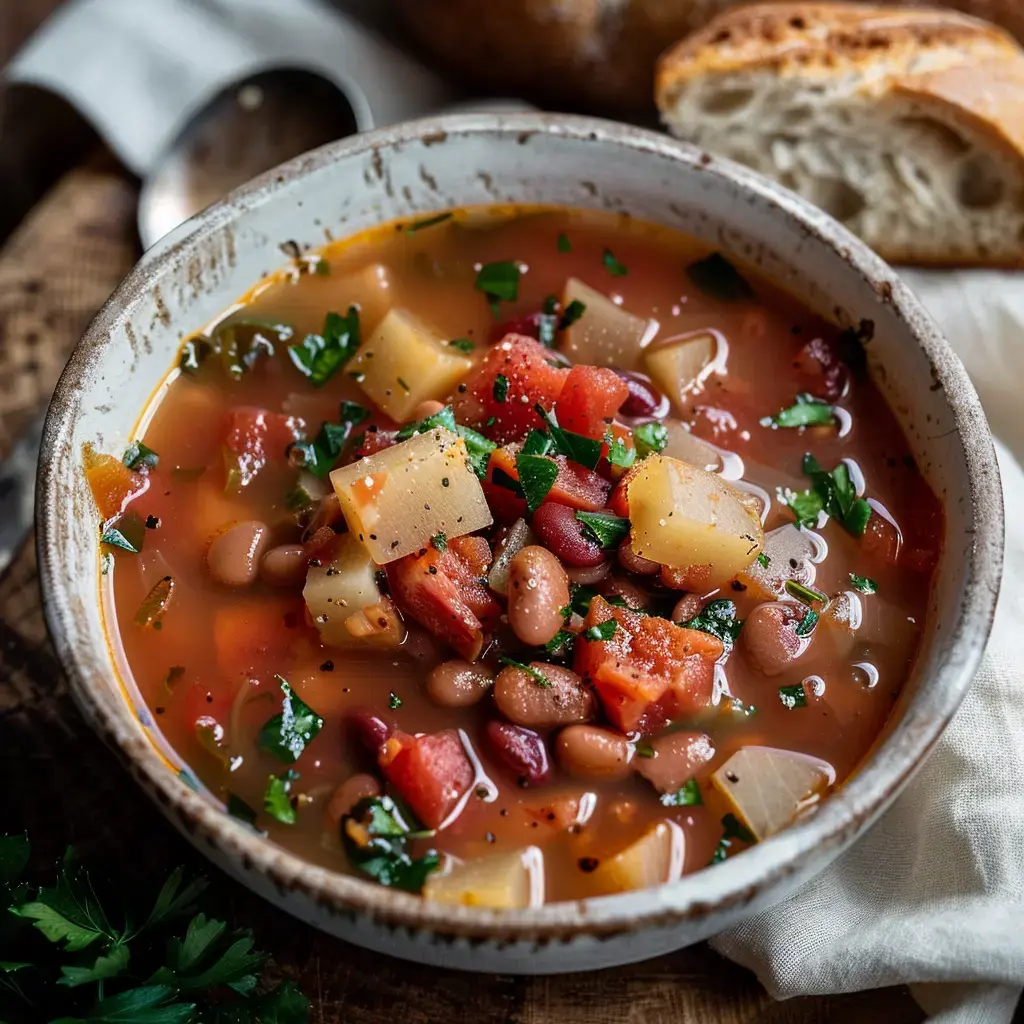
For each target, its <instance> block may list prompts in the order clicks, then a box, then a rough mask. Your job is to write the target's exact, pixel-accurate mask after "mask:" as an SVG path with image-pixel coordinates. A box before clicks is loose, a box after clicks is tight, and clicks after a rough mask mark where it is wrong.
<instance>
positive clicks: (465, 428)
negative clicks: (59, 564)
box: [86, 208, 942, 907]
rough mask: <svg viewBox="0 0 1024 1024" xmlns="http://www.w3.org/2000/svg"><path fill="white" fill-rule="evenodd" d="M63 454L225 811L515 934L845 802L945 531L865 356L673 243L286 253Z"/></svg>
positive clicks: (638, 237) (165, 722) (423, 228)
mask: <svg viewBox="0 0 1024 1024" xmlns="http://www.w3.org/2000/svg"><path fill="white" fill-rule="evenodd" d="M172 378H173V379H172V380H171V381H170V384H169V386H168V387H167V388H166V389H165V390H163V391H162V392H161V398H160V401H159V405H158V406H157V407H156V408H155V409H153V410H151V411H150V412H149V413H147V416H146V418H145V420H144V422H145V423H146V427H145V432H144V435H143V436H142V437H141V438H140V441H141V445H140V443H139V442H136V443H134V444H133V445H132V447H131V448H130V449H129V451H128V452H127V453H126V454H125V456H124V458H123V459H122V458H114V457H112V456H104V455H99V454H96V453H92V452H87V453H86V469H87V473H88V475H89V478H90V482H91V484H92V486H93V490H94V493H95V495H96V498H97V504H98V506H99V510H100V516H101V518H102V519H103V521H104V527H103V528H104V531H105V532H104V540H105V542H106V543H105V544H104V546H103V551H104V554H103V559H104V566H103V570H104V572H111V573H112V593H113V601H112V607H110V608H109V609H108V621H109V626H110V631H111V636H112V642H113V643H116V644H120V645H121V647H122V648H123V651H124V654H125V657H126V659H127V664H128V665H129V666H130V670H131V672H132V675H133V676H134V679H135V681H136V683H137V685H138V687H139V689H140V690H141V692H142V694H143V696H144V698H145V700H146V702H147V704H148V706H149V708H150V710H151V711H152V713H153V715H154V716H155V719H156V721H157V723H158V725H159V728H160V729H161V730H162V732H163V733H164V735H165V736H166V737H167V738H168V740H169V741H170V742H171V744H172V745H173V746H174V748H175V749H176V750H177V751H178V752H179V754H180V755H181V757H182V758H183V759H184V760H185V761H186V762H187V763H188V764H189V765H190V766H191V768H192V769H193V770H194V772H195V774H196V775H197V776H198V777H199V779H201V780H202V782H203V783H204V784H205V786H206V787H208V789H209V790H210V791H211V792H212V793H214V794H216V795H218V796H219V797H221V798H222V799H223V800H224V801H225V806H226V808H227V810H228V811H229V812H230V813H232V814H235V815H236V816H238V817H240V818H242V819H243V820H245V821H248V822H249V823H250V824H252V825H253V826H254V827H255V828H257V829H259V830H262V831H266V832H267V833H269V835H270V836H271V837H272V838H273V839H274V840H275V841H276V842H278V843H280V844H281V845H283V846H286V847H288V848H289V849H291V850H293V851H295V852H296V853H298V854H300V855H301V856H303V857H304V858H307V859H308V860H310V861H313V862H316V863H318V864H321V865H323V866H324V867H327V868H331V869H334V870H339V871H349V872H353V873H356V874H360V875H362V876H364V877H370V878H374V879H376V880H377V881H378V882H380V883H381V884H386V885H396V886H400V887H402V888H406V889H410V890H412V891H417V892H418V891H422V892H423V893H424V895H425V897H426V898H430V899H437V900H442V901H447V902H456V903H466V904H480V905H489V906H498V907H515V906H525V905H529V904H535V903H537V902H539V901H542V900H544V901H549V902H550V901H555V900H566V899H574V898H577V897H584V896H589V895H597V894H602V893H609V892H617V891H623V890H628V889H632V888H639V887H644V886H650V885H655V884H659V883H661V882H665V881H668V880H670V879H672V878H674V877H678V875H679V874H680V873H684V872H687V873H688V872H693V871H698V870H702V869H704V868H708V867H710V866H712V865H713V864H714V863H716V862H718V861H720V860H722V859H723V858H725V857H727V856H733V855H735V854H736V853H738V852H740V851H742V850H743V849H744V848H745V847H747V846H748V845H750V844H751V843H753V842H756V841H758V840H763V839H765V838H768V837H769V836H770V835H772V834H773V833H774V832H776V831H778V830H779V829H781V828H784V827H785V826H786V825H787V824H789V823H790V822H792V821H793V820H794V819H795V818H797V817H798V816H800V815H801V814H805V813H808V812H809V810H810V809H811V808H813V806H814V805H815V804H816V803H817V802H819V801H820V800H822V799H824V798H825V797H826V796H827V794H828V793H829V792H830V791H831V790H832V789H833V788H834V787H836V786H838V785H840V784H841V783H842V781H843V780H844V779H845V778H847V777H848V776H849V774H850V773H851V772H852V771H853V770H854V769H855V767H856V765H857V763H858V761H859V760H860V759H861V758H862V757H863V756H864V754H865V753H866V751H867V750H868V748H869V747H870V745H871V743H872V741H873V740H874V739H875V737H876V736H877V734H878V733H879V731H880V730H881V728H882V725H883V723H884V721H885V719H886V716H887V714H888V713H889V711H890V709H891V707H892V705H893V702H894V700H895V699H896V697H897V695H898V693H899V690H900V687H901V685H902V684H903V682H904V680H905V679H906V678H907V676H908V673H909V671H910V669H911V666H912V663H913V659H914V656H915V652H916V649H917V646H918V641H919V637H920V635H921V632H922V626H923V617H924V614H925V609H926V602H927V598H928V592H929V586H930V581H931V574H932V570H933V567H934V565H935V563H936V561H937V558H938V554H939V549H940V538H941V535H942V514H941V509H940V507H939V504H938V502H937V500H936V498H935V497H934V495H933V494H932V493H931V491H930V490H929V489H928V487H927V485H926V484H925V482H924V480H923V478H922V477H921V475H920V473H919V471H918V469H917V467H916V466H915V463H914V460H913V458H912V457H911V455H910V452H909V449H908V446H907V443H906V441H905V439H904V437H903V435H902V433H901V430H900V427H899V425H898V423H897V421H896V419H895V417H894V416H893V414H892V412H891V411H890V410H889V409H888V408H887V406H886V404H885V402H884V401H883V399H882V397H881V395H880V394H879V392H878V390H877V389H876V387H875V386H874V385H873V383H872V382H871V380H870V379H869V378H868V376H867V374H866V373H865V370H864V360H863V350H862V348H861V345H860V341H859V339H858V337H857V336H856V335H855V334H854V333H853V332H849V331H847V332H843V331H841V330H840V329H838V328H836V327H834V326H832V325H830V324H827V323H825V322H823V321H822V320H820V319H818V318H817V317H815V316H814V315H813V314H811V313H810V312H809V311H808V310H806V309H805V308H803V307H801V306H800V305H799V304H798V303H796V302H795V301H793V299H792V298H790V297H789V296H787V295H785V294H782V293H780V292H779V291H777V290H776V289H774V288H773V287H771V286H770V285H769V284H768V283H767V282H766V281H764V280H761V279H760V278H758V277H757V276H756V275H755V274H754V273H753V272H751V271H749V270H747V269H746V268H743V267H740V266H738V265H737V264H735V263H733V262H731V261H730V260H729V259H727V258H725V257H724V256H722V255H721V254H717V253H709V252H708V251H707V249H706V248H705V247H703V246H700V245H698V244H696V243H695V242H694V241H692V240H691V239H689V238H686V237H684V236H681V235H679V234H677V233H674V232H671V231H669V230H668V229H664V228H661V227H657V226H654V225H651V224H647V223H639V222H637V221H635V220H631V219H629V218H627V217H623V216H613V215H609V214H599V213H596V212H583V211H575V210H562V209H547V208H544V209H533V208H509V209H502V210H476V209H470V210H456V211H451V212H450V213H445V214H439V215H438V216H436V217H432V218H427V219H425V220H424V221H419V222H410V221H403V222H400V223H392V224H386V225H384V226H382V227H379V228H376V229H374V230H372V231H368V232H366V233H363V234H361V235H358V236H356V237H354V238H351V239H348V240H345V241H343V242H338V243H335V244H332V245H329V246H327V247H326V248H325V249H323V250H322V251H321V252H318V253H309V254H307V255H304V256H303V257H301V258H300V259H298V260H296V261H295V262H294V263H293V264H292V265H291V266H289V267H288V268H286V269H285V270H282V271H281V272H280V273H277V274H275V275H273V276H271V277H270V278H268V279H266V280H265V281H263V282H262V283H260V285H259V286H258V287H256V288H255V289H254V290H253V291H252V292H251V293H250V294H249V295H247V296H246V297H244V299H242V301H241V303H240V304H239V305H238V306H236V307H234V308H233V309H232V311H231V312H230V313H229V314H228V315H227V316H225V317H224V318H223V319H222V320H221V321H219V322H218V323H217V324H215V325H213V326H211V327H210V328H209V329H208V330H206V331H205V332H204V333H203V334H202V335H198V336H196V337H194V338H191V339H189V340H188V342H187V343H186V345H185V347H184V348H183V350H182V355H181V361H180V366H179V368H178V369H176V370H174V371H173V373H172Z"/></svg>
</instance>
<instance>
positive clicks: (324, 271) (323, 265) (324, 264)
mask: <svg viewBox="0 0 1024 1024" xmlns="http://www.w3.org/2000/svg"><path fill="white" fill-rule="evenodd" d="M313 273H314V274H316V275H318V276H319V277H330V276H331V264H330V261H329V260H325V259H324V258H323V256H321V257H320V258H319V259H318V260H317V261H316V263H315V264H314V266H313Z"/></svg>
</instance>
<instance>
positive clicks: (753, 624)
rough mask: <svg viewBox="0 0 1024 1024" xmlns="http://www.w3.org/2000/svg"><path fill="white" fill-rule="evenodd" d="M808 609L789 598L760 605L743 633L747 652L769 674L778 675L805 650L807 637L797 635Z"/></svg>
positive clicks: (744, 647)
mask: <svg viewBox="0 0 1024 1024" xmlns="http://www.w3.org/2000/svg"><path fill="white" fill-rule="evenodd" d="M806 614H807V609H806V608H804V607H803V606H802V605H798V604H793V603H791V602H788V601H770V602H768V603H767V604H761V605H758V606H757V607H756V608H755V609H754V610H753V611H752V612H751V613H750V614H749V615H748V616H747V621H746V622H745V623H744V625H743V631H742V632H741V633H740V645H741V646H742V648H743V652H744V654H746V656H747V658H748V659H749V660H750V661H751V662H752V663H753V665H754V666H755V667H756V668H758V669H760V670H761V672H763V673H764V674H765V675H766V676H777V675H778V674H779V673H780V672H785V670H786V669H787V668H789V666H790V665H791V664H792V663H793V662H794V661H796V659H797V658H799V657H800V655H801V654H803V652H804V649H805V647H806V646H807V644H806V641H805V640H803V639H802V638H801V637H798V636H797V635H796V627H797V626H798V625H799V624H800V623H801V622H802V621H803V619H804V616H805V615H806Z"/></svg>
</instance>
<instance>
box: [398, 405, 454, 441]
mask: <svg viewBox="0 0 1024 1024" xmlns="http://www.w3.org/2000/svg"><path fill="white" fill-rule="evenodd" d="M438 427H441V428H443V429H444V430H451V431H452V432H453V433H454V431H455V413H454V412H453V411H452V407H451V406H450V405H446V406H445V407H444V408H443V409H441V410H439V411H438V412H435V413H434V415H433V416H428V417H427V418H426V419H424V420H416V421H415V422H413V423H406V424H405V425H404V426H403V427H402V428H401V429H400V430H399V431H398V440H399V441H405V440H407V439H408V438H410V437H412V436H413V435H414V434H425V433H427V431H430V430H435V429H437V428H438Z"/></svg>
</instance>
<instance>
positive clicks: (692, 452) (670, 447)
mask: <svg viewBox="0 0 1024 1024" xmlns="http://www.w3.org/2000/svg"><path fill="white" fill-rule="evenodd" d="M664 427H665V430H666V431H667V433H668V438H667V442H666V444H665V447H664V449H663V450H662V453H661V454H662V455H667V456H668V457H669V458H672V459H679V461H680V462H687V463H689V464H690V465H691V466H696V467H697V468H698V469H704V470H707V472H709V473H717V472H719V470H721V468H722V459H721V456H720V455H719V454H718V452H717V451H715V449H714V448H712V447H711V445H709V444H708V443H707V441H702V440H701V439H700V438H699V437H698V436H697V435H696V434H692V433H691V432H690V431H689V430H687V429H686V427H684V426H683V425H682V423H680V422H679V420H674V419H667V420H665V421H664Z"/></svg>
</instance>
